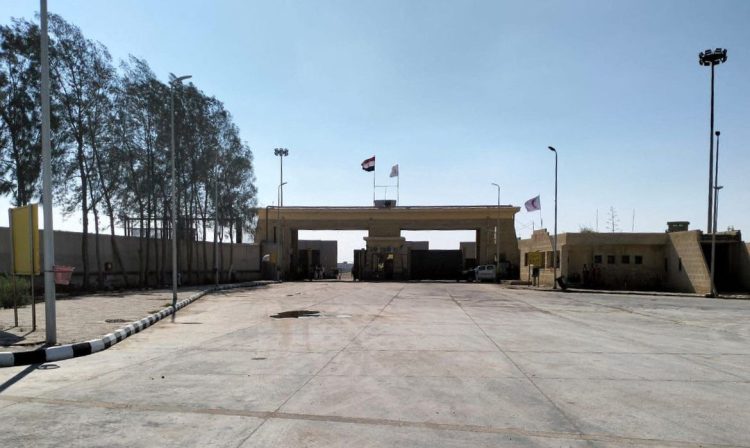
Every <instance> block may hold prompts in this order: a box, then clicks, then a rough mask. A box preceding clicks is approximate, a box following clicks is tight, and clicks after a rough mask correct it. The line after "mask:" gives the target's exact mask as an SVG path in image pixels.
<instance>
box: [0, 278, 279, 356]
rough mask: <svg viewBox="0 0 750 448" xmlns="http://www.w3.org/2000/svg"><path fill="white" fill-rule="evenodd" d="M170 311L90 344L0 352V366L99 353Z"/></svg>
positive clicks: (247, 285)
mask: <svg viewBox="0 0 750 448" xmlns="http://www.w3.org/2000/svg"><path fill="white" fill-rule="evenodd" d="M272 283H276V282H272V281H258V282H248V283H237V284H234V285H222V286H217V287H213V288H210V289H207V290H205V291H201V292H199V293H197V294H194V295H192V296H190V297H188V298H187V299H184V300H181V301H179V302H177V304H176V306H175V308H176V309H177V310H179V309H181V308H184V307H186V306H188V305H190V304H191V303H193V302H195V301H196V300H198V299H200V298H201V297H203V296H205V295H208V294H211V293H213V292H218V291H226V290H229V289H239V288H251V287H256V286H264V285H268V284H272ZM173 312H174V309H173V308H172V307H171V306H170V307H169V308H164V309H163V310H161V311H159V312H158V313H154V314H151V315H149V316H147V317H144V318H143V319H141V320H137V321H135V322H131V323H130V324H128V325H126V326H124V327H122V328H120V329H119V330H116V331H114V332H112V333H109V334H108V335H106V336H103V337H102V338H100V339H93V340H91V341H86V342H79V343H76V344H66V345H57V346H54V347H47V348H44V349H37V350H31V351H26V352H0V367H12V366H23V365H27V364H42V363H45V362H51V361H62V360H64V359H70V358H77V357H79V356H86V355H90V354H92V353H96V352H100V351H102V350H106V349H108V348H110V347H112V346H113V345H115V344H117V343H118V342H120V341H122V340H123V339H125V338H127V337H128V336H131V335H134V334H136V333H138V332H140V331H141V330H144V329H146V328H148V327H150V326H151V325H153V324H155V323H156V322H159V321H160V320H162V319H164V318H165V317H167V316H169V315H171V314H172V313H173Z"/></svg>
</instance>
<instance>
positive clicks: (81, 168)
mask: <svg viewBox="0 0 750 448" xmlns="http://www.w3.org/2000/svg"><path fill="white" fill-rule="evenodd" d="M77 159H78V160H77V161H78V172H79V174H80V176H81V225H82V227H83V230H82V231H81V263H82V264H83V285H82V288H83V289H84V290H87V289H89V287H90V284H89V240H88V234H89V202H88V177H87V176H86V161H85V159H84V153H83V139H80V140H79V141H78V151H77ZM45 200H47V198H45Z"/></svg>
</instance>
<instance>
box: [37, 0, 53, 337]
mask: <svg viewBox="0 0 750 448" xmlns="http://www.w3.org/2000/svg"><path fill="white" fill-rule="evenodd" d="M40 1H41V4H40V13H39V15H40V17H41V22H42V23H41V44H42V48H41V59H42V64H41V65H42V86H41V87H42V92H41V93H42V200H43V201H44V202H43V204H42V208H43V209H44V316H45V324H44V327H45V329H46V336H47V345H55V344H57V317H56V316H57V313H56V311H55V236H54V233H52V232H53V227H52V148H51V145H50V107H49V90H50V87H49V86H50V82H49V37H48V35H47V0H40ZM31 264H32V267H31V270H32V272H33V271H34V266H33V264H34V260H33V258H32V263H31Z"/></svg>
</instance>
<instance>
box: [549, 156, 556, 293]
mask: <svg viewBox="0 0 750 448" xmlns="http://www.w3.org/2000/svg"><path fill="white" fill-rule="evenodd" d="M547 148H549V150H550V151H552V152H554V153H555V239H554V241H553V242H552V244H553V249H552V251H553V254H552V289H557V150H556V149H555V148H553V147H551V146H548V147H547Z"/></svg>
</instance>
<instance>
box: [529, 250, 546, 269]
mask: <svg viewBox="0 0 750 448" xmlns="http://www.w3.org/2000/svg"><path fill="white" fill-rule="evenodd" d="M528 255H529V264H533V265H534V266H536V267H541V266H542V264H543V262H544V254H543V253H541V252H529V253H528Z"/></svg>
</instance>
